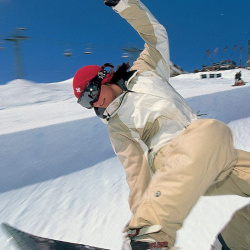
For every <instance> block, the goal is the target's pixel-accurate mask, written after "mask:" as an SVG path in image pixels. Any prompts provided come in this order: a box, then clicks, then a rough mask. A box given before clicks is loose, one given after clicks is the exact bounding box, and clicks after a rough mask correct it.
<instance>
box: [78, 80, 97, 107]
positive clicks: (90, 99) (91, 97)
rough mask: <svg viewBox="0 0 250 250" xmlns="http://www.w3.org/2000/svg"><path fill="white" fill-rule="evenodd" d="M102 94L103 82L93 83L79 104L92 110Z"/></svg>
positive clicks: (85, 91) (84, 92) (80, 98)
mask: <svg viewBox="0 0 250 250" xmlns="http://www.w3.org/2000/svg"><path fill="white" fill-rule="evenodd" d="M100 92H101V82H95V81H91V82H90V83H89V84H88V85H87V87H86V88H85V90H84V91H83V92H82V95H81V96H80V97H79V98H78V100H77V102H78V103H79V104H80V105H81V106H83V107H84V108H87V109H91V108H93V104H94V103H95V102H97V101H98V99H99V96H100Z"/></svg>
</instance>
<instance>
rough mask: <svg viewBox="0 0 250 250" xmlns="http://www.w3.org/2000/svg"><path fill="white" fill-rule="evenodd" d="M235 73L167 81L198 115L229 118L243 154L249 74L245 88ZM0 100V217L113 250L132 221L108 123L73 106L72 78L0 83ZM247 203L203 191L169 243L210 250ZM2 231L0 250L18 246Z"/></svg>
mask: <svg viewBox="0 0 250 250" xmlns="http://www.w3.org/2000/svg"><path fill="white" fill-rule="evenodd" d="M237 71H239V69H235V70H228V71H221V72H220V73H221V74H222V75H221V77H219V78H214V79H211V78H207V79H201V73H195V74H185V75H180V76H177V77H174V78H171V79H170V83H171V84H172V85H173V86H174V87H175V88H176V90H177V91H178V92H179V93H181V95H182V96H183V97H184V98H186V100H187V101H188V103H189V104H190V105H191V106H192V107H193V109H194V110H195V111H197V112H199V114H202V118H216V119H219V120H221V121H223V122H224V123H226V124H228V125H229V126H230V127H231V129H232V131H233V134H234V140H235V146H236V148H239V149H243V150H246V151H250V102H249V100H250V98H249V97H250V71H249V70H246V69H241V71H242V78H243V80H244V81H245V82H246V85H245V86H240V87H232V84H233V83H234V75H235V73H236V72H237ZM210 73H211V72H207V74H210ZM217 73H218V72H215V74H217ZM0 100H1V102H0V117H1V118H0V119H1V123H0V138H1V139H0V140H1V144H0V159H1V163H0V171H1V175H0V189H1V193H0V223H2V222H7V223H9V224H11V225H13V226H15V227H18V228H20V229H22V230H24V231H27V232H30V233H33V234H36V235H39V236H42V237H49V238H53V239H58V240H63V241H71V242H78V243H83V244H89V245H93V246H97V247H103V248H108V249H112V250H119V249H121V244H122V231H123V227H124V226H125V225H126V223H127V222H128V221H129V220H130V218H131V213H130V211H129V206H128V202H127V199H128V194H129V188H128V186H127V184H126V177H125V173H124V170H123V167H122V165H121V163H120V162H119V160H118V158H117V157H116V156H115V154H114V153H113V150H112V147H111V145H110V141H109V137H108V133H107V128H106V125H105V124H104V123H103V122H102V121H100V119H99V118H97V117H96V116H95V114H94V112H93V110H86V109H83V108H82V107H81V106H80V105H78V104H77V103H76V99H75V97H74V96H73V91H72V79H70V80H67V81H64V82H58V83H50V84H41V83H39V84H38V83H34V82H29V81H25V80H15V81H12V82H9V83H7V84H6V85H1V86H0ZM247 203H249V199H247V198H243V197H238V196H219V197H202V198H201V199H200V201H199V202H198V203H197V205H196V206H195V207H194V209H193V210H192V211H191V213H190V214H189V216H188V218H187V219H186V221H185V223H184V225H183V228H182V229H181V230H180V231H179V232H178V238H177V242H176V246H178V247H180V248H181V249H183V250H209V249H210V246H211V244H212V242H213V241H214V238H215V237H216V235H217V233H218V232H219V231H220V230H221V228H223V225H225V224H226V223H227V221H228V220H229V219H230V217H231V216H232V214H233V213H234V212H235V211H236V210H237V209H239V208H240V207H242V206H244V205H245V204H247ZM0 232H1V233H0V249H3V250H14V249H16V248H15V247H14V245H13V242H12V240H11V239H10V238H9V237H8V236H7V235H6V234H5V233H4V231H3V230H2V229H1V230H0Z"/></svg>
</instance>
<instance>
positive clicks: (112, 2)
mask: <svg viewBox="0 0 250 250" xmlns="http://www.w3.org/2000/svg"><path fill="white" fill-rule="evenodd" d="M103 2H104V4H105V5H107V6H109V7H114V6H116V5H117V4H118V3H119V2H120V0H103Z"/></svg>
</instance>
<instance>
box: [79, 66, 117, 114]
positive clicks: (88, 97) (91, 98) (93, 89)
mask: <svg viewBox="0 0 250 250" xmlns="http://www.w3.org/2000/svg"><path fill="white" fill-rule="evenodd" d="M106 67H111V68H113V67H114V66H113V65H112V64H110V63H105V64H104V65H102V70H101V71H100V72H98V74H97V75H96V76H95V77H94V78H93V79H92V80H91V81H90V82H89V83H88V85H87V87H86V88H85V90H84V91H83V92H82V94H81V96H80V97H79V98H78V100H77V102H78V103H79V104H80V105H81V106H83V107H84V108H87V109H91V108H93V104H94V103H95V102H97V101H98V99H99V96H100V93H101V82H102V80H103V79H104V78H105V76H106V74H107V71H106V70H105V68H106Z"/></svg>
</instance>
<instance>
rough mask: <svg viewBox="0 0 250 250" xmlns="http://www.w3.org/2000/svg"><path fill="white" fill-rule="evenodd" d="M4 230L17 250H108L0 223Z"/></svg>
mask: <svg viewBox="0 0 250 250" xmlns="http://www.w3.org/2000/svg"><path fill="white" fill-rule="evenodd" d="M2 226H3V228H4V230H5V231H6V232H7V234H8V235H10V236H11V237H12V239H13V240H14V242H15V243H16V246H17V247H18V249H22V250H109V249H106V248H98V247H94V246H89V245H83V244H78V243H72V242H66V241H59V240H53V239H49V238H43V237H39V236H36V235H32V234H29V233H26V232H23V231H21V230H19V229H17V228H15V227H12V226H10V225H9V224H7V223H2Z"/></svg>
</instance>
